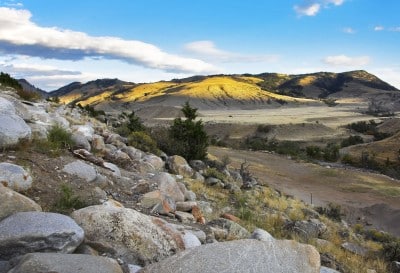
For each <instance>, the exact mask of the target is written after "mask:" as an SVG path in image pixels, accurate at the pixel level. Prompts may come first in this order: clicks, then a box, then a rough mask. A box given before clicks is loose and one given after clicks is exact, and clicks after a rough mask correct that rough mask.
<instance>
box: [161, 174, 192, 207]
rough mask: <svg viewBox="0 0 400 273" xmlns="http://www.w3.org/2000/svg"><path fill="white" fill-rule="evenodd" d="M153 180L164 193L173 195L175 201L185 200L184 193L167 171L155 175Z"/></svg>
mask: <svg viewBox="0 0 400 273" xmlns="http://www.w3.org/2000/svg"><path fill="white" fill-rule="evenodd" d="M153 181H154V182H156V183H157V185H158V188H159V190H160V191H161V193H162V194H164V195H168V196H170V197H172V199H174V201H175V202H183V201H184V200H185V196H184V194H183V193H182V191H181V189H180V188H179V186H178V183H176V180H175V178H174V177H173V176H172V175H171V174H169V173H165V172H162V173H159V174H158V175H156V176H154V177H153Z"/></svg>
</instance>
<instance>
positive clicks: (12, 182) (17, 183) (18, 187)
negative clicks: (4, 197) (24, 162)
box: [0, 162, 32, 191]
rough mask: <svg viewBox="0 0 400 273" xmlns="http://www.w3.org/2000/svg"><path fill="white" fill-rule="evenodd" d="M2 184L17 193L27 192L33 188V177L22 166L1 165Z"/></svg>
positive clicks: (0, 178)
mask: <svg viewBox="0 0 400 273" xmlns="http://www.w3.org/2000/svg"><path fill="white" fill-rule="evenodd" d="M0 184H3V185H4V186H6V187H9V188H10V189H13V190H15V191H25V190H28V189H30V188H31V187H32V177H31V176H30V175H29V173H28V172H27V171H26V170H24V168H22V167H21V166H18V165H15V164H11V163H7V162H2V163H0Z"/></svg>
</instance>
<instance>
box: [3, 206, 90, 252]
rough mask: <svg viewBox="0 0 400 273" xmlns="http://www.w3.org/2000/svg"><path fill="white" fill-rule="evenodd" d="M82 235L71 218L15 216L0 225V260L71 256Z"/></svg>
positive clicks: (49, 215)
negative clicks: (36, 254) (48, 254)
mask: <svg viewBox="0 0 400 273" xmlns="http://www.w3.org/2000/svg"><path fill="white" fill-rule="evenodd" d="M83 237H84V232H83V230H82V228H80V227H79V226H78V225H77V224H76V223H75V222H74V221H73V220H72V219H71V218H70V217H68V216H65V215H62V214H57V213H49V212H47V213H46V212H18V213H15V214H13V215H11V216H9V217H7V218H5V219H3V220H2V221H1V222H0V259H10V258H12V257H15V256H19V255H22V254H26V253H31V252H60V253H72V252H73V251H74V250H75V249H76V248H77V247H78V246H79V244H80V243H81V242H82V241H83Z"/></svg>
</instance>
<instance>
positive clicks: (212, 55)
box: [184, 41, 279, 63]
mask: <svg viewBox="0 0 400 273" xmlns="http://www.w3.org/2000/svg"><path fill="white" fill-rule="evenodd" d="M184 49H185V51H187V52H188V53H191V54H195V55H196V56H199V57H201V58H205V59H207V60H210V61H217V62H224V63H234V62H243V63H256V62H275V61H277V60H278V59H279V56H277V55H246V54H239V53H234V52H229V51H225V50H222V49H219V48H217V47H216V45H215V44H214V42H212V41H195V42H191V43H187V44H185V45H184Z"/></svg>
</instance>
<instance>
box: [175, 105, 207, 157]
mask: <svg viewBox="0 0 400 273" xmlns="http://www.w3.org/2000/svg"><path fill="white" fill-rule="evenodd" d="M181 111H182V113H183V114H184V116H185V118H186V119H185V120H183V119H182V118H176V119H175V120H174V123H173V125H172V126H171V127H170V129H169V135H170V138H171V140H172V144H173V146H171V147H170V148H169V149H168V150H169V152H170V153H173V154H177V155H180V156H183V157H184V158H186V159H187V160H193V159H200V160H202V159H204V158H205V157H206V155H207V147H208V136H207V133H206V132H205V130H204V125H203V122H202V121H201V120H199V121H195V119H196V117H197V109H196V108H192V107H191V106H190V104H189V103H188V102H186V103H185V105H184V106H183V108H182V110H181Z"/></svg>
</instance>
